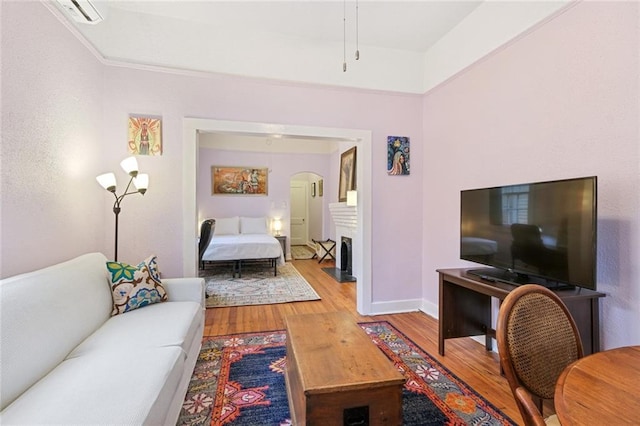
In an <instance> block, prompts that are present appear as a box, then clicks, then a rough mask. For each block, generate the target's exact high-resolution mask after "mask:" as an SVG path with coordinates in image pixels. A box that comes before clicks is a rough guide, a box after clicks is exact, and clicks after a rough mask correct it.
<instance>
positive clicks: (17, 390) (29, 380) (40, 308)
mask: <svg viewBox="0 0 640 426" xmlns="http://www.w3.org/2000/svg"><path fill="white" fill-rule="evenodd" d="M106 260H107V259H106V258H105V256H104V255H103V254H101V253H91V254H85V255H83V256H80V257H77V258H75V259H73V260H70V261H67V262H63V263H59V264H57V265H54V266H51V267H48V268H44V269H40V270H37V271H34V272H30V273H27V274H21V275H16V276H14V277H11V278H6V279H4V280H2V281H0V312H1V313H2V317H1V318H0V359H2V362H0V389H2V392H0V402H1V404H0V408H4V407H5V406H7V405H8V404H9V403H10V402H11V401H13V400H14V399H15V398H16V397H17V396H18V395H20V394H21V393H22V392H24V391H25V390H27V389H28V388H29V387H30V386H32V385H33V384H34V383H35V382H37V381H38V380H39V379H40V378H41V377H42V376H44V375H45V374H47V373H48V372H49V371H51V370H53V369H54V368H55V367H56V366H57V365H58V364H59V363H60V362H62V360H64V358H65V357H66V356H67V355H68V354H69V353H70V352H71V351H72V350H73V348H75V347H76V346H78V345H79V344H80V343H81V342H82V341H83V340H84V339H86V338H87V336H89V335H91V334H92V333H93V332H94V331H95V330H96V329H98V328H99V327H100V326H101V325H102V324H103V323H104V322H105V321H107V319H109V317H110V316H109V312H110V310H111V294H110V291H109V284H108V283H109V280H108V277H107V269H106V268H105V266H104V264H105V262H106Z"/></svg>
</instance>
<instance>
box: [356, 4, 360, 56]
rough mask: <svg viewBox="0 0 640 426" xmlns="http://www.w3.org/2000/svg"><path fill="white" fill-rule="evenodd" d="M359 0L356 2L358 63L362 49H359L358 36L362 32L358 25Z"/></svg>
mask: <svg viewBox="0 0 640 426" xmlns="http://www.w3.org/2000/svg"><path fill="white" fill-rule="evenodd" d="M358 15H359V13H358V0H356V61H357V60H359V59H360V47H359V43H358V35H359V33H360V30H359V28H358V23H359V19H358Z"/></svg>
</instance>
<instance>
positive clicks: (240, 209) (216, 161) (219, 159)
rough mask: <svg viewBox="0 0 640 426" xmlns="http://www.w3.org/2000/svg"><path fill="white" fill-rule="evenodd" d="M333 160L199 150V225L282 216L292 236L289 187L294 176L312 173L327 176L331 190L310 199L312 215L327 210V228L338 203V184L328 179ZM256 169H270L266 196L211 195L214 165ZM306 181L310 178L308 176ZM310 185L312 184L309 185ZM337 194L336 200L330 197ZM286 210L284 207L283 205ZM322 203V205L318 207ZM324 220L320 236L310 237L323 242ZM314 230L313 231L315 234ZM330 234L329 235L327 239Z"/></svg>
mask: <svg viewBox="0 0 640 426" xmlns="http://www.w3.org/2000/svg"><path fill="white" fill-rule="evenodd" d="M331 159H332V157H331V156H330V155H328V154H289V153H265V152H246V151H228V150H219V149H211V148H200V150H199V153H198V177H197V194H196V196H197V203H198V223H200V222H202V221H203V220H204V219H207V218H211V217H229V216H267V217H269V218H272V217H275V216H282V219H283V235H289V230H288V226H289V186H290V181H291V178H292V176H293V175H295V174H297V173H303V172H308V171H313V172H314V173H316V174H319V175H321V176H325V180H326V182H327V185H328V186H327V189H328V191H327V192H326V193H325V196H323V197H319V196H317V197H315V198H311V199H310V203H309V204H310V208H311V207H316V208H313V209H310V213H312V212H313V211H317V210H320V209H322V206H321V205H322V204H323V203H324V209H325V211H326V213H325V216H326V217H325V218H326V219H327V220H326V222H327V228H328V227H329V223H331V221H330V218H329V211H328V203H329V202H337V184H336V185H335V190H334V185H333V182H332V181H331V179H329V176H330V171H331V169H333V168H334V167H332V166H333V163H332V162H331V161H330V160H331ZM213 165H226V166H236V165H237V166H257V167H268V168H269V170H270V172H269V190H268V192H269V193H268V194H267V196H229V195H215V196H212V195H211V166H213ZM305 178H308V176H306V175H305ZM309 185H310V182H309ZM334 193H335V196H334V197H333V198H334V199H333V200H331V201H329V200H330V199H331V196H332V195H333V194H334ZM283 202H285V203H286V208H284V209H283V208H282V203H283ZM318 204H320V205H318ZM322 227H323V224H322V223H321V220H318V228H319V229H318V230H315V232H316V234H317V235H311V237H310V238H317V239H322V235H321V234H322ZM313 231H314V230H310V232H313ZM329 236H330V235H329V234H327V237H329Z"/></svg>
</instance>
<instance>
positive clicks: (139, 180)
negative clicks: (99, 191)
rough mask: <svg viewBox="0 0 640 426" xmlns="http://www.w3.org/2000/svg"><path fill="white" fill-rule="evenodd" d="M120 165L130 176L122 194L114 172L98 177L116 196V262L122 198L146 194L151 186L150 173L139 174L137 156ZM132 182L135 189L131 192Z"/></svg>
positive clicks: (115, 258)
mask: <svg viewBox="0 0 640 426" xmlns="http://www.w3.org/2000/svg"><path fill="white" fill-rule="evenodd" d="M120 166H121V167H122V169H123V170H124V171H125V172H127V174H128V175H129V176H130V178H129V183H128V184H127V187H126V188H125V190H124V192H123V193H122V195H117V194H116V176H115V175H114V174H113V173H105V174H102V175H100V176H97V177H96V180H97V181H98V183H99V184H100V185H102V187H103V188H104V189H106V190H107V191H109V192H111V193H112V194H113V196H114V197H115V198H116V201H115V202H114V203H113V213H114V214H115V215H116V247H115V256H114V261H116V262H117V261H118V215H119V214H120V203H122V199H123V198H124V197H126V196H127V195H131V194H137V193H140V194H142V195H144V193H145V192H147V188H148V187H149V175H147V174H145V173H140V174H138V161H137V160H136V158H135V157H128V158H125V159H124V160H122V162H121V163H120ZM132 183H133V186H134V188H135V191H131V192H129V188H130V187H131V184H132Z"/></svg>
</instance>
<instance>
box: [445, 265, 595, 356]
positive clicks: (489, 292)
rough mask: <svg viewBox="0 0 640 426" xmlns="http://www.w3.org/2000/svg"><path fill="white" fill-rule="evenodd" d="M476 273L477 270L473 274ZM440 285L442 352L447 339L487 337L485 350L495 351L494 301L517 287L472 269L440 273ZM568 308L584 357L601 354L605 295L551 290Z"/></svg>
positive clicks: (582, 290) (500, 299)
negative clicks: (493, 349) (601, 319)
mask: <svg viewBox="0 0 640 426" xmlns="http://www.w3.org/2000/svg"><path fill="white" fill-rule="evenodd" d="M471 271H476V270H471ZM437 272H438V274H439V281H440V297H439V317H440V318H439V321H438V352H439V353H440V355H444V342H445V340H446V339H452V338H456V337H468V336H481V335H484V336H485V347H486V349H487V350H488V351H490V350H491V349H492V340H491V339H492V338H495V335H496V334H495V330H494V329H493V328H492V307H491V298H492V297H493V298H496V299H498V300H499V301H500V303H501V302H502V300H504V298H505V297H507V295H508V294H509V292H511V290H513V289H514V288H515V286H514V283H511V282H504V281H503V280H502V279H499V278H493V277H489V276H485V275H484V274H480V275H482V277H480V276H478V275H475V274H474V273H470V270H469V269H438V270H437ZM551 290H552V291H553V292H555V293H556V294H557V295H558V296H559V297H560V299H562V301H563V302H564V304H565V305H567V308H568V309H569V312H570V313H571V316H573V319H574V320H575V322H576V325H577V326H578V331H579V332H580V338H581V340H582V346H583V349H584V354H585V355H588V354H591V353H594V352H598V351H599V350H600V309H599V301H598V299H599V298H601V297H605V294H604V293H599V292H597V291H593V290H588V289H585V288H572V289H557V288H553V287H551Z"/></svg>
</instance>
